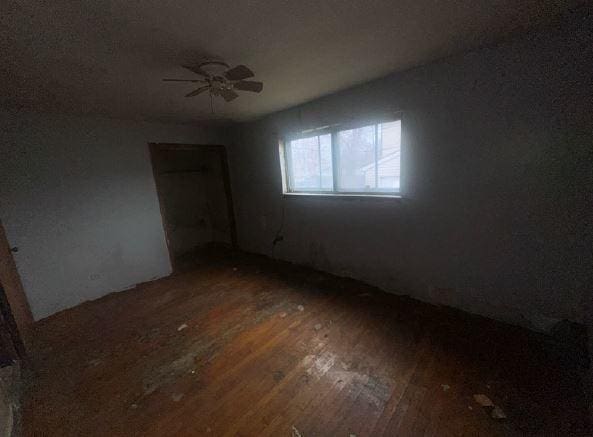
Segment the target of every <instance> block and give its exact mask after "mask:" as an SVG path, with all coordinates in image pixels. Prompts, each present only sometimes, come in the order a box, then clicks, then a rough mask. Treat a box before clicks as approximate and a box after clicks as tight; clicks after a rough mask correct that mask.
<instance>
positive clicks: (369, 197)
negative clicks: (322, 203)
mask: <svg viewBox="0 0 593 437" xmlns="http://www.w3.org/2000/svg"><path fill="white" fill-rule="evenodd" d="M282 195H283V196H284V197H286V198H294V199H297V198H307V197H310V198H317V199H324V198H325V199H345V200H348V199H351V200H402V199H403V197H402V195H401V194H364V193H291V192H287V193H283V194H282Z"/></svg>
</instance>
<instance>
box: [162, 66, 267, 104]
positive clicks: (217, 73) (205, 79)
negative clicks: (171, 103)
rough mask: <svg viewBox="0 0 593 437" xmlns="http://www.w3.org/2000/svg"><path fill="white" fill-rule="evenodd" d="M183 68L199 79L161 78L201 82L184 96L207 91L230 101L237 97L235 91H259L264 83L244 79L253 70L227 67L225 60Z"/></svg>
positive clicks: (250, 74)
mask: <svg viewBox="0 0 593 437" xmlns="http://www.w3.org/2000/svg"><path fill="white" fill-rule="evenodd" d="M183 68H186V69H187V70H189V71H191V72H192V73H195V74H197V75H199V76H201V78H200V79H163V80H164V81H165V82H193V83H198V84H202V85H201V86H200V87H199V88H197V89H195V90H194V91H192V92H191V93H188V94H186V95H185V97H194V96H197V95H198V94H202V93H203V92H206V91H208V92H209V93H210V96H220V97H222V98H223V99H224V100H225V101H227V102H230V101H232V100H235V99H236V98H237V97H239V94H237V93H236V92H235V90H237V91H251V92H254V93H259V92H261V91H262V90H263V88H264V84H263V83H262V82H258V81H254V80H245V79H249V78H250V77H253V76H255V74H254V73H253V71H251V70H250V69H249V68H247V67H246V66H245V65H237V66H236V67H233V68H231V67H229V65H228V64H227V63H226V62H223V61H213V60H208V61H204V62H201V63H199V64H197V65H195V66H194V65H183Z"/></svg>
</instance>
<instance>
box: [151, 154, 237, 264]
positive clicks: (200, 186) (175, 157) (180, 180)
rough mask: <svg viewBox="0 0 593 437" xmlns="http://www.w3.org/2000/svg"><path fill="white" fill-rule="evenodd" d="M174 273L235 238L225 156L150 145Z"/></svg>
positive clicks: (232, 241) (233, 240)
mask: <svg viewBox="0 0 593 437" xmlns="http://www.w3.org/2000/svg"><path fill="white" fill-rule="evenodd" d="M150 155H151V160H152V168H153V172H154V179H155V183H156V187H157V193H158V196H159V202H160V207H161V215H162V217H163V226H164V229H165V235H166V239H167V246H168V248H169V256H170V258H171V264H172V266H173V270H174V271H175V270H177V269H178V267H179V265H180V263H182V262H183V261H184V260H188V259H191V258H192V257H195V256H197V255H198V254H200V253H202V252H203V249H205V248H208V247H211V246H213V245H214V246H216V245H224V246H233V247H234V246H236V244H237V241H236V240H237V237H236V230H235V220H234V213H233V202H232V197H231V187H230V179H229V171H228V163H227V157H226V150H225V148H224V146H217V145H191V144H161V143H158V144H154V143H153V144H150Z"/></svg>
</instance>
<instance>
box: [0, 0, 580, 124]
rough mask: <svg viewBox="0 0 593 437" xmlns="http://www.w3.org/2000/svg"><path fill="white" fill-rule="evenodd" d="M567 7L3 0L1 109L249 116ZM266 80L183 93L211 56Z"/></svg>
mask: <svg viewBox="0 0 593 437" xmlns="http://www.w3.org/2000/svg"><path fill="white" fill-rule="evenodd" d="M575 3H579V2H577V1H574V2H573V1H566V0H565V1H560V0H520V1H518V0H448V1H447V0H440V1H439V0H316V1H313V0H217V1H214V0H211V1H206V0H171V1H167V0H144V1H134V0H101V1H97V0H81V1H71V0H53V1H52V0H47V1H40V0H37V1H34V0H21V1H13V0H9V1H6V0H4V1H3V2H2V6H1V9H0V11H1V13H0V59H2V62H0V93H1V96H0V104H1V105H2V106H4V107H16V108H19V107H21V108H26V109H36V110H40V111H51V112H67V113H87V114H100V115H107V116H111V117H118V118H133V119H148V120H168V121H179V122H191V121H196V120H204V119H213V118H214V119H220V118H226V119H234V120H244V119H250V118H255V117H258V116H261V115H264V114H267V113H270V112H273V111H277V110H280V109H284V108H287V107H290V106H294V105H297V104H299V103H303V102H305V101H308V100H311V99H314V98H316V97H319V96H322V95H325V94H329V93H332V92H335V91H337V90H340V89H344V88H347V87H349V86H352V85H354V84H357V83H361V82H365V81H368V80H370V79H374V78H377V77H380V76H384V75H386V74H388V73H390V72H393V71H398V70H403V69H407V68H410V67H413V66H416V65H420V64H424V63H427V62H429V61H431V60H434V59H437V58H441V57H443V56H448V55H450V54H453V53H457V52H461V51H465V50H468V49H470V48H474V47H477V46H480V45H483V44H487V43H491V42H493V41H497V40H499V39H501V38H504V37H507V36H508V35H510V34H513V33H518V32H522V31H524V30H525V29H527V28H530V27H533V26H540V25H544V24H546V23H548V22H550V21H551V20H552V19H553V18H554V16H556V15H558V14H559V13H561V12H563V10H565V9H566V8H567V7H568V6H570V5H571V4H575ZM204 55H210V56H217V57H220V58H223V59H224V60H226V61H227V62H228V63H229V64H231V65H236V64H239V63H241V64H246V65H248V66H249V67H251V68H252V69H253V70H254V71H255V72H256V77H255V79H256V80H261V81H263V82H264V84H265V87H264V91H263V92H262V93H261V94H259V95H257V94H251V93H242V94H241V97H240V98H238V99H237V100H235V101H233V102H231V103H225V102H224V101H222V100H215V110H216V114H215V115H214V116H213V115H212V114H211V112H210V102H209V98H208V96H207V95H200V96H198V97H193V98H184V97H183V96H184V94H186V93H187V92H189V91H190V90H191V89H192V85H191V84H187V83H167V82H162V81H161V79H162V78H165V77H170V78H193V77H194V76H193V75H192V74H191V73H189V72H187V71H185V70H184V69H183V68H180V67H179V66H180V65H181V64H184V63H192V62H194V61H195V60H196V59H198V58H200V57H202V56H204Z"/></svg>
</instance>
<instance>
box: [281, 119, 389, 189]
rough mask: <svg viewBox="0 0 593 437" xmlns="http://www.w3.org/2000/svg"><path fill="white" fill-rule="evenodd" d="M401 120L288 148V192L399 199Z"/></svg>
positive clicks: (329, 134)
mask: <svg viewBox="0 0 593 437" xmlns="http://www.w3.org/2000/svg"><path fill="white" fill-rule="evenodd" d="M400 152H401V120H395V121H391V122H388V123H378V124H372V125H367V126H362V127H357V128H354V129H334V130H331V131H323V133H319V134H318V135H309V136H303V137H300V138H296V139H292V140H289V141H287V142H286V143H285V144H284V149H283V151H282V154H283V156H282V158H283V159H284V168H285V177H286V184H285V186H286V191H287V192H289V193H317V194H318V193H327V194H398V193H399V191H400Z"/></svg>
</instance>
